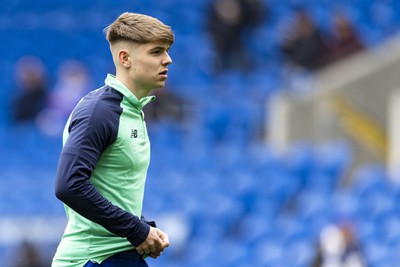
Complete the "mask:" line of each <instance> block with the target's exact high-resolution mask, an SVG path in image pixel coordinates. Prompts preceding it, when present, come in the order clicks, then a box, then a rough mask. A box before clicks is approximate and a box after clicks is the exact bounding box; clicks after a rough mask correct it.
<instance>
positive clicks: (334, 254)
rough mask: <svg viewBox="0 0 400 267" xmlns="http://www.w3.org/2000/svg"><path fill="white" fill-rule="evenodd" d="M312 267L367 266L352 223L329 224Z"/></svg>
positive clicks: (322, 233)
mask: <svg viewBox="0 0 400 267" xmlns="http://www.w3.org/2000/svg"><path fill="white" fill-rule="evenodd" d="M311 267H366V263H365V259H364V257H363V254H362V250H361V247H360V245H359V243H358V240H357V238H356V236H355V233H354V230H353V228H352V225H351V224H349V223H348V222H346V223H342V224H339V225H328V226H326V227H325V228H324V229H323V230H322V232H321V236H320V242H319V245H318V250H317V254H316V256H315V258H314V261H313V262H312V265H311Z"/></svg>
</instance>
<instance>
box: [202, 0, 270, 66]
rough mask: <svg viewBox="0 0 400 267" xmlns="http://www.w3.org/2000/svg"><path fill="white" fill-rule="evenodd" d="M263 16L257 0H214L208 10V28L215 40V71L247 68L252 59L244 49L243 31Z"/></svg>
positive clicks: (260, 5)
mask: <svg viewBox="0 0 400 267" xmlns="http://www.w3.org/2000/svg"><path fill="white" fill-rule="evenodd" d="M265 16H266V8H265V6H263V5H262V3H261V1H259V0H215V1H212V2H211V6H210V10H209V13H208V14H207V19H208V25H207V30H208V32H209V34H210V37H211V39H212V41H213V43H214V46H215V50H216V54H217V59H216V62H215V63H214V67H215V70H216V71H217V72H221V71H224V70H226V69H239V70H247V69H248V68H249V67H250V65H251V62H250V61H251V60H250V58H249V56H248V53H247V52H246V50H245V47H246V46H245V44H244V42H243V41H244V39H245V38H244V33H245V32H246V33H248V32H249V31H251V30H252V29H254V28H256V27H257V26H258V25H259V24H260V23H261V22H262V20H263V19H264V18H265Z"/></svg>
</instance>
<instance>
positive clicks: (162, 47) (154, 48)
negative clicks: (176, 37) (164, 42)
mask: <svg viewBox="0 0 400 267" xmlns="http://www.w3.org/2000/svg"><path fill="white" fill-rule="evenodd" d="M169 48H170V46H168V47H165V46H161V45H159V46H156V47H153V48H151V49H150V52H152V51H156V50H168V49H169Z"/></svg>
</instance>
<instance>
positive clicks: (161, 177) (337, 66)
mask: <svg viewBox="0 0 400 267" xmlns="http://www.w3.org/2000/svg"><path fill="white" fill-rule="evenodd" d="M1 4H2V5H1V8H0V76H1V78H0V103H1V105H0V136H1V139H0V266H1V267H3V266H4V267H28V266H29V267H42V266H43V267H44V266H50V262H51V258H52V256H53V254H54V251H55V249H56V246H57V244H58V242H59V240H60V238H61V235H62V232H63V230H64V227H65V224H66V218H65V215H64V210H63V206H62V203H61V202H60V201H58V200H57V199H56V197H55V196H54V177H55V172H56V168H57V162H58V157H59V153H60V150H61V132H62V129H63V126H64V124H65V122H66V119H67V116H68V115H69V113H70V111H71V110H72V108H73V107H74V105H75V104H76V103H77V102H78V101H79V99H80V98H81V97H82V96H83V95H84V94H86V93H87V92H88V91H90V90H93V89H95V88H98V87H100V86H102V85H103V84H104V79H105V77H106V74H107V73H114V67H113V65H112V59H111V55H110V53H109V50H108V44H107V42H106V40H105V36H104V34H103V32H102V30H103V29H104V28H105V27H106V26H107V25H108V24H109V23H111V22H112V21H113V20H115V19H116V18H117V17H118V16H119V15H120V14H121V13H122V12H125V11H130V12H139V13H145V14H149V15H152V16H155V17H157V18H159V19H160V20H162V21H163V22H165V23H166V24H168V25H171V27H172V28H173V30H174V32H175V35H176V42H175V44H174V45H173V47H172V48H171V50H170V54H171V57H172V59H173V64H172V65H171V66H170V68H169V69H170V71H169V73H168V75H169V79H168V82H167V87H166V88H165V89H163V90H161V91H157V92H155V94H156V95H157V101H156V102H155V103H153V104H151V105H149V106H148V107H146V110H145V113H146V119H147V126H148V129H149V135H150V138H151V140H152V161H151V165H150V169H149V174H148V181H147V185H146V194H145V203H144V215H145V216H146V217H147V218H149V219H154V220H156V221H157V222H158V226H159V227H160V228H161V229H163V230H164V231H166V232H167V233H168V234H169V236H170V241H171V247H170V248H168V250H167V251H165V253H164V254H163V256H162V257H160V258H159V259H157V260H152V259H149V265H150V266H155V267H156V266H174V267H179V266H182V267H183V266H185V267H198V266H208V267H212V266H219V267H221V266H232V267H245V266H252V267H254V266H265V267H286V266H291V267H318V266H325V267H326V266H330V267H333V266H336V267H338V266H341V267H345V266H346V267H350V266H351V267H361V266H371V267H391V266H392V267H393V266H398V264H399V262H400V208H399V205H396V202H397V200H399V198H400V187H399V185H398V183H397V181H398V174H399V173H400V172H398V171H397V170H398V167H399V166H400V164H399V161H400V160H399V154H400V153H399V151H400V150H399V147H400V145H399V140H398V139H399V136H400V129H398V128H399V126H397V124H398V123H397V119H398V118H399V115H400V111H399V107H400V103H398V102H399V99H400V97H399V94H398V90H397V88H398V86H399V84H400V78H399V77H400V75H399V74H398V72H399V70H400V40H399V37H398V36H397V35H398V33H399V31H398V29H399V26H400V2H399V1H396V0H335V1H331V0H321V1H311V0H201V1H184V0H163V1H156V0H130V1H125V0H120V1H111V0H103V1H95V0H79V1H78V0H71V1H50V0H37V1H28V0H13V1H11V0H3V1H2V3H1Z"/></svg>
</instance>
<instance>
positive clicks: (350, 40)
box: [326, 11, 364, 63]
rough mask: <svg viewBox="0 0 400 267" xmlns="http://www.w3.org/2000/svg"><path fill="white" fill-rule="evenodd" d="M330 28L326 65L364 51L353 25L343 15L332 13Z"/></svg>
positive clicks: (338, 12)
mask: <svg viewBox="0 0 400 267" xmlns="http://www.w3.org/2000/svg"><path fill="white" fill-rule="evenodd" d="M332 27H333V29H332V38H331V39H330V40H329V50H328V53H327V57H326V63H332V62H334V61H336V60H339V59H341V58H344V57H346V56H348V55H351V54H353V53H355V52H358V51H361V50H363V49H364V45H363V43H362V42H361V39H360V37H359V35H358V33H357V31H356V30H355V28H354V25H353V24H352V23H351V21H350V20H349V18H348V17H347V16H346V15H345V14H344V13H342V12H340V11H336V12H334V14H333V22H332Z"/></svg>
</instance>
